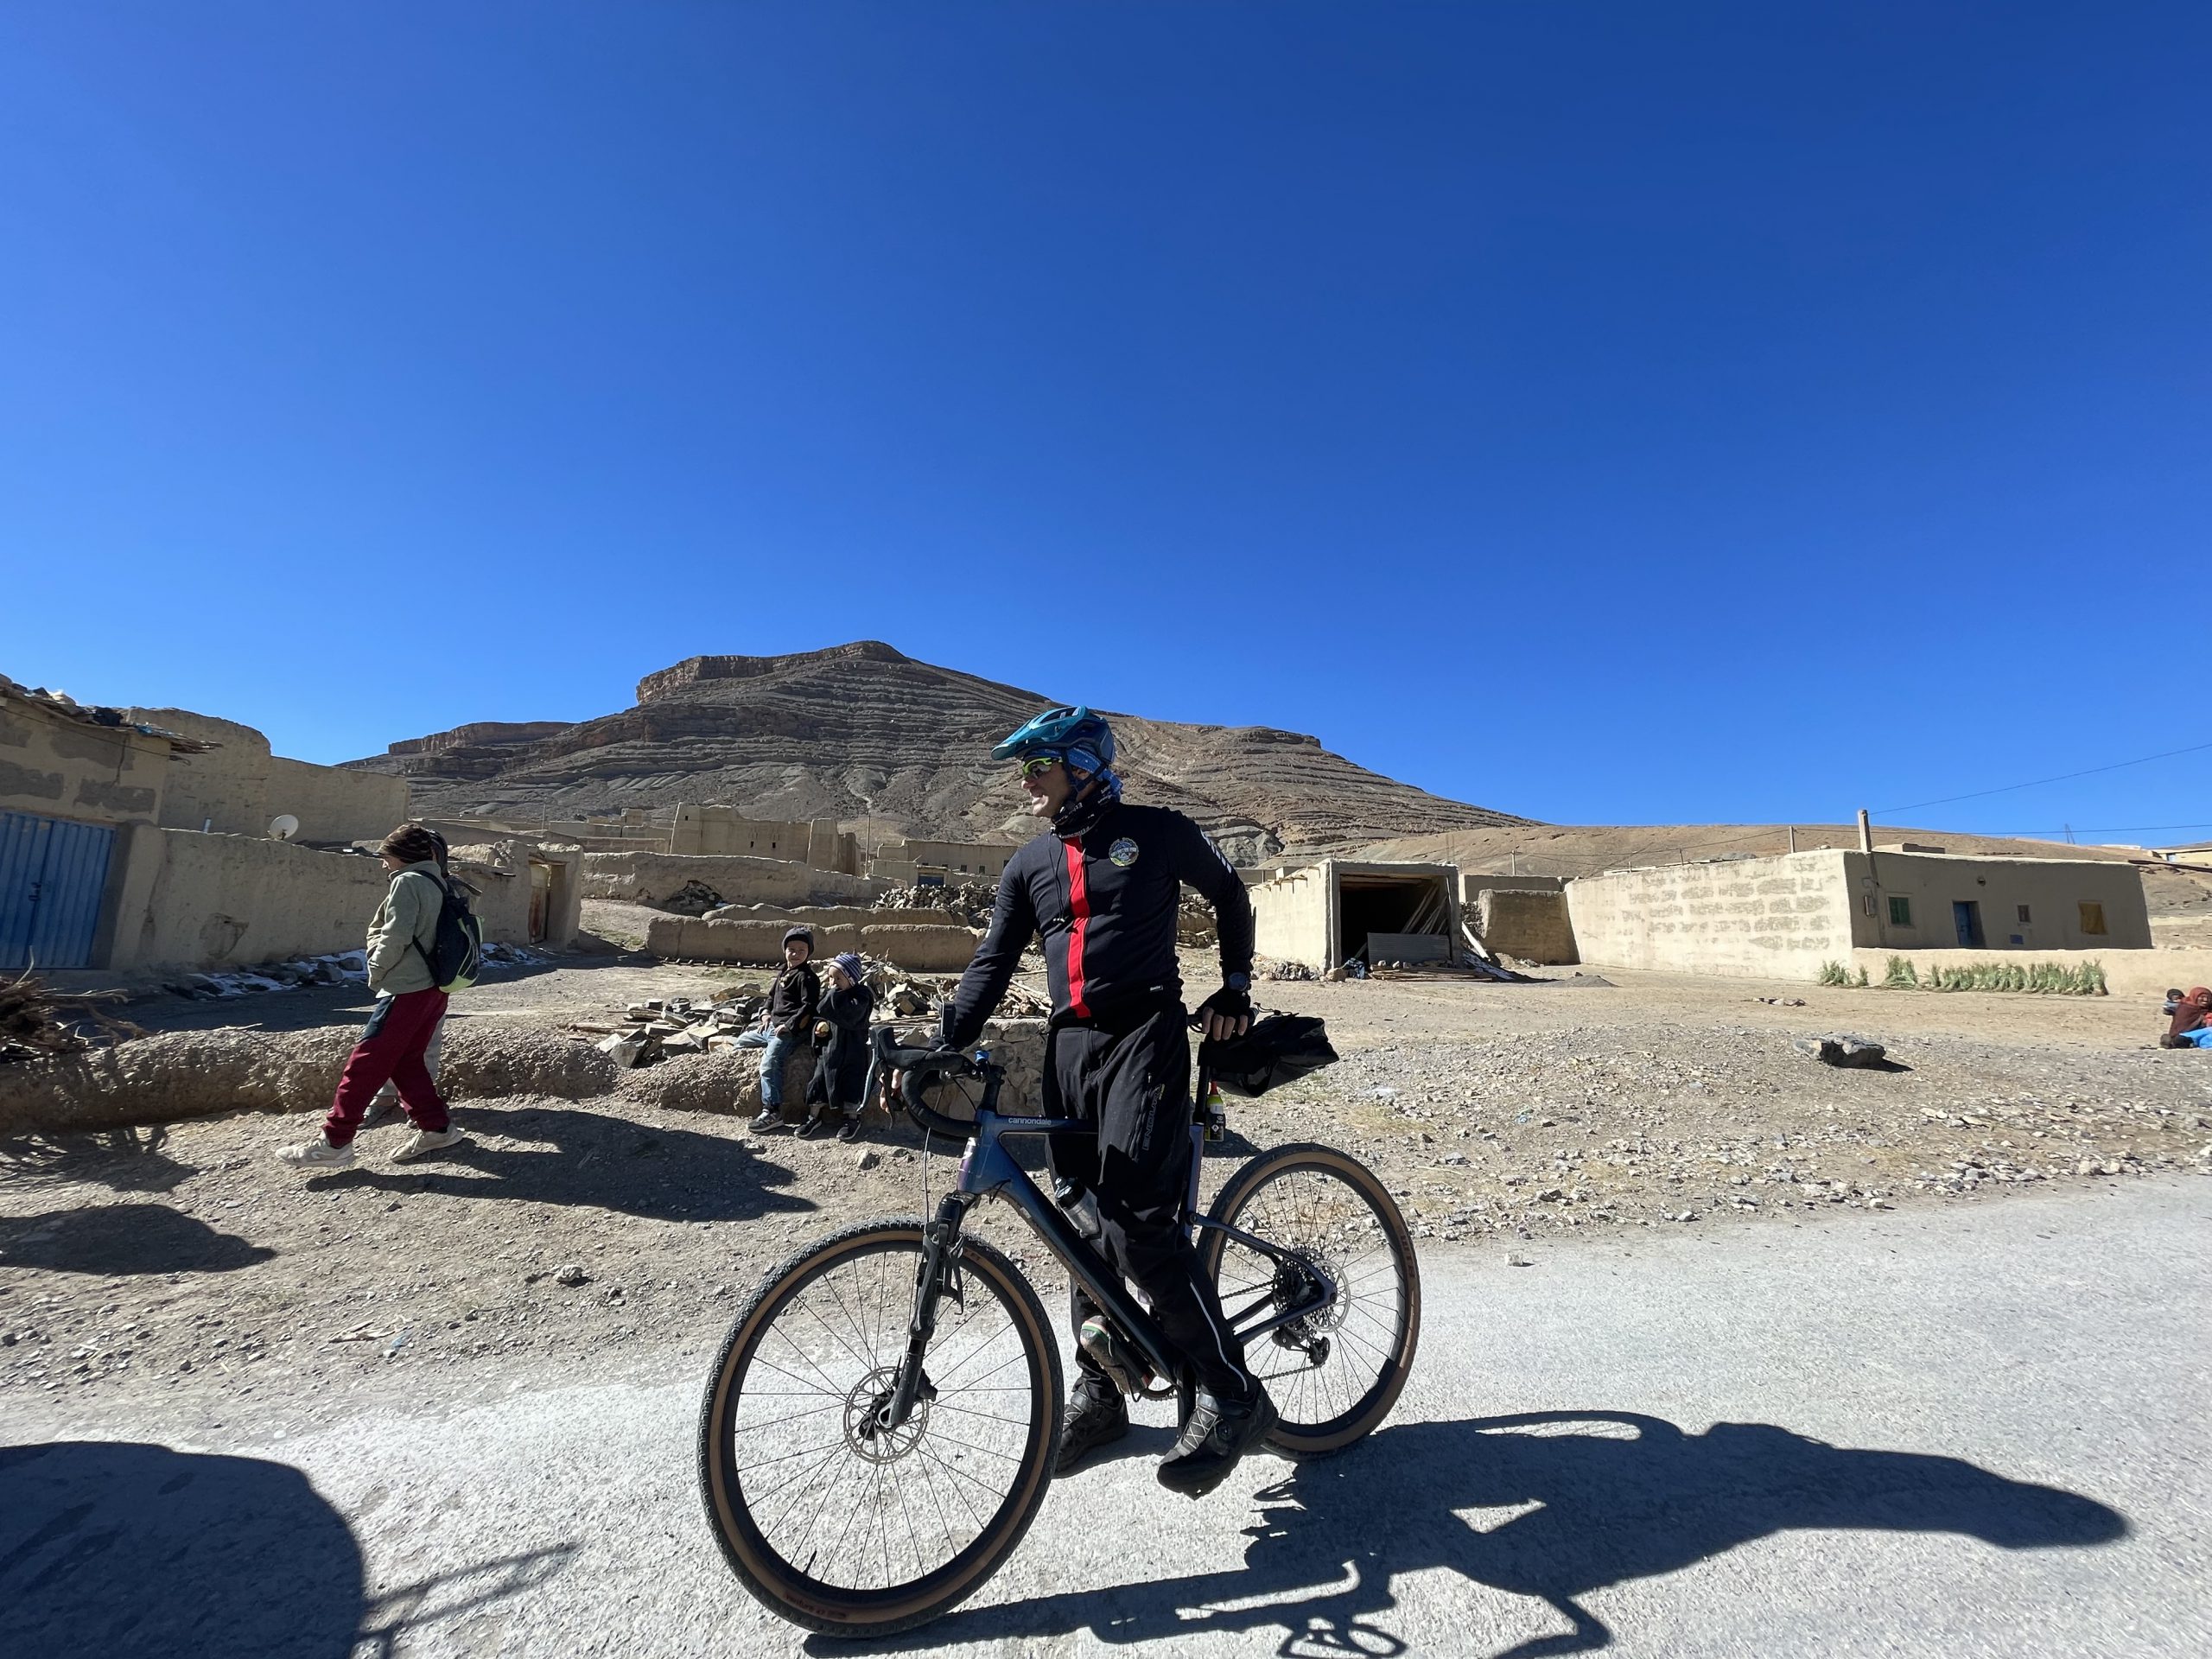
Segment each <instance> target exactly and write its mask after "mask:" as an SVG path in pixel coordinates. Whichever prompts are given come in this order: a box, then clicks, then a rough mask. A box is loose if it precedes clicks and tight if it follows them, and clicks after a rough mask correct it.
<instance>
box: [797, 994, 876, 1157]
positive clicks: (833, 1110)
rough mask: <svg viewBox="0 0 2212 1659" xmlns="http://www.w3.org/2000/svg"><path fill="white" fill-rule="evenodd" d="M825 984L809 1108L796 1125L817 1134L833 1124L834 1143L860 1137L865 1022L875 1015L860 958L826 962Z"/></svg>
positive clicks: (816, 1031)
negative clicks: (834, 1126) (826, 978)
mask: <svg viewBox="0 0 2212 1659" xmlns="http://www.w3.org/2000/svg"><path fill="white" fill-rule="evenodd" d="M827 976H828V979H829V983H828V985H827V986H826V987H825V988H824V989H823V993H822V1006H821V1007H820V1008H819V1009H818V1010H817V1014H819V1017H818V1018H817V1020H815V1022H814V1044H815V1047H816V1049H817V1051H818V1052H817V1053H816V1055H815V1058H814V1079H813V1081H812V1082H810V1083H809V1084H807V1085H806V1099H807V1103H808V1104H809V1105H810V1106H812V1107H813V1108H814V1109H813V1111H812V1112H810V1113H809V1114H808V1116H807V1120H806V1122H804V1123H803V1124H801V1125H800V1126H799V1131H798V1132H799V1137H800V1139H802V1140H804V1139H805V1138H806V1137H807V1136H809V1135H819V1134H821V1133H822V1132H823V1130H824V1129H827V1128H829V1127H830V1126H831V1125H833V1124H834V1125H836V1129H837V1138H838V1139H839V1140H840V1141H857V1140H859V1139H860V1138H861V1108H863V1107H864V1106H866V1105H867V1104H868V1103H867V1102H866V1101H865V1100H863V1099H861V1095H862V1094H863V1093H864V1092H865V1091H866V1090H867V1088H868V1020H870V1018H872V1017H873V1016H874V1013H875V993H874V992H873V991H871V990H870V989H868V985H867V983H866V982H864V981H863V980H862V979H861V959H860V957H857V956H855V955H854V954H853V953H852V952H851V951H847V952H846V953H845V954H844V955H842V956H841V957H835V958H833V959H832V960H831V962H830V963H829V969H828V970H827Z"/></svg>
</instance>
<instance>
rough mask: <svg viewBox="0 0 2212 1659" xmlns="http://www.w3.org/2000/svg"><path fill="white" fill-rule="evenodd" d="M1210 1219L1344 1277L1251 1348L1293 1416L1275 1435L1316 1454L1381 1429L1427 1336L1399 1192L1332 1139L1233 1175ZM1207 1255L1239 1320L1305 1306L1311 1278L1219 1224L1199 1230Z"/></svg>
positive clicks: (1280, 1150)
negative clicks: (1393, 1193)
mask: <svg viewBox="0 0 2212 1659" xmlns="http://www.w3.org/2000/svg"><path fill="white" fill-rule="evenodd" d="M1207 1216H1208V1218H1209V1219H1211V1220H1212V1221H1215V1222H1218V1223H1221V1224H1223V1225H1224V1226H1228V1227H1234V1228H1236V1229H1237V1230H1239V1231H1242V1232H1245V1233H1249V1234H1250V1235H1252V1236H1254V1237H1255V1238H1258V1239H1261V1240H1262V1241H1264V1242H1265V1243H1268V1244H1272V1245H1274V1246H1275V1247H1276V1248H1277V1249H1281V1250H1287V1251H1288V1252H1290V1253H1291V1254H1292V1255H1294V1256H1296V1257H1298V1258H1300V1260H1302V1261H1305V1262H1311V1263H1313V1265H1314V1266H1316V1267H1318V1268H1321V1269H1322V1270H1323V1271H1325V1272H1326V1273H1327V1274H1328V1275H1329V1276H1330V1277H1331V1278H1332V1279H1333V1280H1334V1281H1336V1286H1337V1292H1336V1295H1335V1296H1334V1297H1333V1298H1332V1299H1331V1300H1329V1301H1328V1302H1326V1303H1325V1304H1323V1305H1322V1306H1319V1307H1316V1308H1313V1309H1311V1310H1310V1311H1308V1312H1306V1313H1305V1314H1304V1315H1303V1316H1302V1317H1300V1318H1299V1319H1293V1320H1291V1321H1290V1322H1289V1323H1288V1324H1287V1325H1279V1326H1277V1327H1276V1328H1275V1329H1274V1331H1272V1332H1268V1333H1266V1334H1264V1335H1262V1336H1258V1337H1255V1338H1252V1339H1251V1340H1250V1341H1249V1342H1248V1343H1247V1344H1245V1352H1244V1360H1245V1363H1246V1364H1248V1365H1249V1366H1250V1367H1251V1369H1252V1372H1253V1375H1255V1376H1257V1377H1258V1378H1259V1379H1260V1380H1261V1382H1262V1383H1265V1384H1266V1385H1267V1389H1268V1397H1269V1398H1270V1399H1271V1400H1272V1401H1273V1402H1274V1406H1275V1410H1276V1412H1277V1414H1278V1415H1279V1416H1280V1417H1281V1423H1280V1425H1279V1426H1278V1427H1276V1429H1275V1430H1274V1433H1271V1434H1269V1435H1268V1443H1269V1444H1270V1445H1272V1446H1275V1447H1276V1448H1277V1449H1279V1450H1281V1451H1284V1452H1293V1453H1306V1454H1311V1453H1315V1452H1334V1451H1336V1450H1337V1449H1338V1448H1339V1447H1341V1446H1349V1445H1351V1443H1352V1442H1353V1441H1354V1440H1358V1439H1359V1438H1360V1437H1361V1436H1362V1435H1363V1434H1367V1433H1370V1432H1371V1431H1372V1430H1373V1429H1374V1428H1375V1427H1376V1425H1378V1424H1379V1423H1381V1422H1382V1421H1383V1418H1385V1417H1387V1416H1389V1413H1390V1408H1391V1407H1392V1406H1394V1405H1395V1404H1396V1403H1397V1400H1398V1395H1399V1391H1400V1390H1401V1389H1403V1388H1404V1387H1405V1386H1406V1378H1407V1376H1408V1374H1409V1373H1410V1372H1411V1371H1412V1370H1413V1363H1414V1347H1415V1346H1416V1344H1418V1343H1419V1341H1420V1338H1421V1268H1420V1266H1419V1264H1418V1262H1416V1261H1415V1259H1414V1242H1413V1236H1412V1234H1411V1233H1410V1232H1408V1230H1407V1227H1406V1220H1405V1217H1403V1216H1402V1215H1401V1214H1399V1213H1398V1206H1397V1205H1396V1204H1395V1203H1394V1202H1393V1201H1392V1199H1391V1198H1390V1194H1389V1191H1388V1190H1387V1189H1386V1188H1385V1187H1384V1186H1383V1183H1382V1182H1381V1181H1380V1180H1378V1179H1376V1177H1375V1175H1374V1173H1373V1172H1372V1171H1370V1170H1369V1169H1368V1168H1367V1167H1366V1166H1365V1165H1363V1164H1361V1163H1359V1162H1358V1161H1357V1160H1355V1159H1352V1158H1351V1157H1349V1156H1347V1155H1346V1154H1344V1153H1341V1152H1338V1151H1335V1150H1334V1149H1332V1148H1331V1147H1320V1146H1291V1147H1276V1148H1275V1149H1274V1151H1272V1152H1265V1153H1262V1154H1260V1156H1258V1157H1257V1158H1255V1159H1254V1160H1252V1161H1251V1162H1250V1163H1249V1164H1246V1165H1245V1166H1243V1168H1242V1169H1240V1170H1238V1171H1237V1172H1236V1174H1234V1175H1232V1176H1230V1179H1229V1183H1228V1185H1225V1186H1224V1187H1223V1188H1222V1190H1221V1193H1220V1195H1219V1196H1218V1197H1217V1198H1215V1199H1214V1201H1213V1207H1212V1208H1211V1210H1209V1211H1207ZM1198 1262H1199V1265H1200V1266H1201V1267H1202V1268H1204V1269H1205V1272H1206V1273H1207V1274H1210V1275H1211V1277H1212V1279H1213V1281H1214V1284H1215V1287H1216V1289H1217V1291H1218V1293H1219V1294H1220V1296H1221V1303H1222V1308H1223V1311H1224V1313H1227V1314H1228V1315H1229V1318H1230V1323H1231V1324H1232V1325H1235V1324H1240V1323H1249V1321H1250V1320H1251V1319H1255V1318H1262V1317H1268V1316H1269V1315H1271V1314H1273V1313H1281V1312H1282V1311H1284V1310H1286V1309H1287V1308H1290V1307H1293V1306H1297V1305H1298V1304H1299V1302H1300V1300H1302V1296H1301V1291H1302V1289H1303V1287H1305V1286H1306V1285H1310V1283H1311V1281H1307V1280H1305V1279H1304V1278H1303V1277H1302V1275H1301V1274H1299V1273H1298V1272H1297V1271H1296V1270H1295V1269H1290V1270H1286V1269H1285V1268H1284V1266H1283V1264H1282V1263H1281V1262H1279V1261H1277V1260H1276V1259H1275V1258H1274V1257H1272V1256H1269V1255H1267V1254H1265V1253H1264V1252H1262V1251H1260V1250H1257V1249H1254V1248H1253V1247H1252V1246H1251V1245H1249V1244H1247V1243H1243V1242H1242V1241H1241V1240H1238V1239H1236V1238H1234V1237H1231V1236H1230V1235H1229V1234H1227V1233H1224V1232H1223V1231H1221V1230H1219V1229H1217V1228H1215V1227H1203V1228H1201V1229H1199V1231H1198Z"/></svg>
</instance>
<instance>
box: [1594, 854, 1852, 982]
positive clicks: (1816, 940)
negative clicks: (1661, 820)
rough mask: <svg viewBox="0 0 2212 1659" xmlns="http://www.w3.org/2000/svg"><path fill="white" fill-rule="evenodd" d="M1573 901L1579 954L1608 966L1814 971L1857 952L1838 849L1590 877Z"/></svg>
mask: <svg viewBox="0 0 2212 1659" xmlns="http://www.w3.org/2000/svg"><path fill="white" fill-rule="evenodd" d="M1567 911H1568V916H1569V919H1570V922H1571V925H1572V926H1573V933H1574V942H1575V946H1576V949H1577V950H1578V952H1579V953H1580V957H1581V959H1582V961H1584V962H1586V963H1593V964H1595V965H1598V966H1601V967H1613V968H1629V969H1646V970H1649V971H1652V972H1658V973H1696V974H1721V975H1732V976H1742V977H1751V978H1771V979H1809V978H1813V977H1815V976H1817V975H1818V974H1819V972H1820V969H1821V963H1823V962H1827V961H1842V960H1844V959H1846V958H1847V957H1849V956H1850V954H1851V944H1852V911H1853V903H1852V893H1851V889H1850V886H1849V881H1848V877H1847V872H1846V868H1845V863H1844V855H1843V854H1842V853H1840V852H1836V851H1819V852H1806V853H1789V854H1784V855H1781V856H1779V857H1776V858H1753V859H1736V860H1730V861H1726V862H1720V863H1713V864H1670V865H1663V866H1661V867H1659V868H1654V869H1646V870H1620V871H1614V872H1611V873H1609V874H1605V875H1595V876H1585V877H1582V878H1580V879H1579V880H1573V881H1570V882H1568V883H1567Z"/></svg>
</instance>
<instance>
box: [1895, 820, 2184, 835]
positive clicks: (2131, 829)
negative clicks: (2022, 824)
mask: <svg viewBox="0 0 2212 1659" xmlns="http://www.w3.org/2000/svg"><path fill="white" fill-rule="evenodd" d="M2069 829H2070V830H2072V831H2073V832H2074V834H2075V835H2077V836H2139V835H2141V834H2142V833H2143V832H2144V831H2145V830H2148V829H2212V823H2107V824H2102V825H2100V826H2099V827H2097V828H2095V829H2084V828H2082V825H2080V824H2078V823H2062V824H2060V825H2059V826H2058V828H2057V829H1959V830H1953V831H1950V832H1949V833H1951V834H1954V835H1965V836H2063V835H2064V834H2066V833H2067V831H2069ZM1943 833H1945V832H1944V831H1942V830H1937V831H1936V834H1938V835H1942V834H1943Z"/></svg>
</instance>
